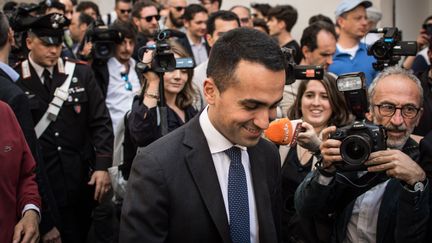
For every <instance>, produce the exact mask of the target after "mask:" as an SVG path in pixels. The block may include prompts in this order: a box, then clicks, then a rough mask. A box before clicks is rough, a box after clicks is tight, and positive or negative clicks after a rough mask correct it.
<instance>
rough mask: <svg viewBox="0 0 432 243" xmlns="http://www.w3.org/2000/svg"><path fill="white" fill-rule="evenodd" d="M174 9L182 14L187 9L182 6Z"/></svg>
mask: <svg viewBox="0 0 432 243" xmlns="http://www.w3.org/2000/svg"><path fill="white" fill-rule="evenodd" d="M173 8H175V10H176V11H177V12H181V11H183V10H184V9H185V7H182V6H177V7H173Z"/></svg>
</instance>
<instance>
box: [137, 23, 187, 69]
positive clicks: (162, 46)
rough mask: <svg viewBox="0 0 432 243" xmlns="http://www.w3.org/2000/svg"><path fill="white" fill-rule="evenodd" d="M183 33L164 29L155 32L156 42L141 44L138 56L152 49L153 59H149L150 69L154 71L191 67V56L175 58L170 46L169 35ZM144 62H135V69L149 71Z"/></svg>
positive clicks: (182, 34)
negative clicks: (146, 44)
mask: <svg viewBox="0 0 432 243" xmlns="http://www.w3.org/2000/svg"><path fill="white" fill-rule="evenodd" d="M184 35H185V34H184V33H182V32H180V31H176V30H170V29H165V30H163V31H160V32H157V33H156V34H155V36H156V38H155V39H156V43H155V44H153V45H148V46H143V47H141V48H140V49H139V50H138V56H139V57H142V56H143V55H144V53H145V52H146V51H147V50H154V55H153V59H152V60H151V70H152V71H154V72H156V73H165V72H171V71H174V70H175V69H193V68H194V67H195V62H194V60H193V58H191V57H183V58H175V57H174V53H173V52H172V51H171V46H170V44H169V43H168V39H169V38H171V37H182V36H184ZM148 67H149V66H148V65H147V64H146V63H143V62H139V63H137V70H138V71H139V72H142V73H144V72H147V71H150V69H149V68H148Z"/></svg>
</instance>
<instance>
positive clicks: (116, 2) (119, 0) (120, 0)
mask: <svg viewBox="0 0 432 243" xmlns="http://www.w3.org/2000/svg"><path fill="white" fill-rule="evenodd" d="M119 2H122V3H132V0H115V5H117V4H118V3H119Z"/></svg>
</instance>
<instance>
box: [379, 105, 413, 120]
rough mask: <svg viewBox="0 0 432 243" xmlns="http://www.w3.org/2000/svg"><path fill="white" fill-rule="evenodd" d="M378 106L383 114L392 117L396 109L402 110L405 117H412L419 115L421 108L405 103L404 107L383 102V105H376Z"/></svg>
mask: <svg viewBox="0 0 432 243" xmlns="http://www.w3.org/2000/svg"><path fill="white" fill-rule="evenodd" d="M374 106H376V107H378V111H379V113H380V115H381V116H387V117H391V116H393V115H394V114H395V112H396V110H398V109H399V110H400V111H401V115H402V117H404V118H408V119H412V118H414V117H416V116H417V114H418V113H419V111H420V110H421V108H417V107H415V106H413V105H404V106H402V107H396V106H395V105H393V104H381V105H374Z"/></svg>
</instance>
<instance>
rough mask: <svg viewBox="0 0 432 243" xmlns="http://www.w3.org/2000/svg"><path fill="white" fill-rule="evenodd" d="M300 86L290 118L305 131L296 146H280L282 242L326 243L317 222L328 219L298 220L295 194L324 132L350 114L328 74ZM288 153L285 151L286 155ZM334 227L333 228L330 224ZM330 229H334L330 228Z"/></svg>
mask: <svg viewBox="0 0 432 243" xmlns="http://www.w3.org/2000/svg"><path fill="white" fill-rule="evenodd" d="M301 82H302V83H301V84H300V86H299V89H298V93H297V98H296V101H295V102H294V104H293V105H292V107H291V108H290V110H289V111H288V118H289V119H291V120H294V119H302V120H303V122H302V127H303V128H304V129H305V131H304V132H300V133H299V135H298V137H297V142H298V143H297V145H296V146H294V147H292V148H289V152H288V153H287V147H286V146H281V147H280V153H281V159H282V162H283V163H282V171H281V174H282V196H283V215H282V225H283V230H282V232H283V240H284V242H314V243H315V242H326V241H327V240H326V239H322V238H321V237H322V236H328V235H329V234H327V233H326V232H321V230H326V228H325V227H324V228H323V227H321V226H317V223H318V224H320V223H326V222H328V219H325V218H324V219H320V220H304V219H301V218H299V217H298V215H297V214H296V212H295V208H294V194H295V191H296V189H297V187H298V186H299V185H300V183H301V182H302V181H303V179H304V178H305V176H306V175H307V174H308V173H309V172H310V171H311V169H312V166H313V162H314V160H316V159H314V156H313V153H314V152H317V151H319V145H320V144H321V139H320V138H319V137H320V133H321V131H322V130H323V129H324V128H326V127H328V126H330V125H336V126H341V125H344V124H346V123H348V120H349V112H348V110H347V108H346V105H345V100H344V98H343V96H342V94H341V93H340V92H338V90H337V87H336V80H335V79H334V78H333V77H332V76H331V75H329V74H326V75H325V76H324V78H323V80H304V81H301ZM283 151H285V152H283ZM329 226H330V227H331V225H329ZM330 229H331V228H330Z"/></svg>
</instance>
